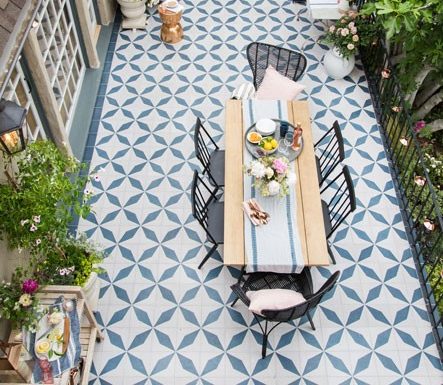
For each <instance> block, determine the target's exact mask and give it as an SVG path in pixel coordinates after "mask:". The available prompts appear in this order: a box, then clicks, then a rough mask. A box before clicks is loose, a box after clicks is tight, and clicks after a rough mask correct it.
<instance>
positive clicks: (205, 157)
mask: <svg viewBox="0 0 443 385" xmlns="http://www.w3.org/2000/svg"><path fill="white" fill-rule="evenodd" d="M208 142H211V143H212V145H213V146H214V149H215V150H218V146H217V144H216V143H215V141H214V139H212V137H211V136H210V135H209V133H208V131H206V129H205V127H204V126H203V124H202V122H201V120H200V118H197V122H196V123H195V130H194V147H195V156H196V157H197V159H198V160H199V161H200V162H201V164H202V166H203V173H205V172H207V171H208V170H209V161H210V157H211V151H209V148H208ZM212 151H213V150H212Z"/></svg>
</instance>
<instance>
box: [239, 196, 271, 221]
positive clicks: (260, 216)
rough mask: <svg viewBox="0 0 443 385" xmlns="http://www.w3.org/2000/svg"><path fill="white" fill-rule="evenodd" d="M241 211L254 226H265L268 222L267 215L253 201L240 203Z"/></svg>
mask: <svg viewBox="0 0 443 385" xmlns="http://www.w3.org/2000/svg"><path fill="white" fill-rule="evenodd" d="M242 209H243V211H244V212H245V213H246V215H247V216H248V218H249V219H250V221H251V222H252V223H253V224H254V226H261V225H266V224H267V223H268V221H269V218H270V216H269V214H268V213H267V212H266V211H263V209H262V208H261V207H260V205H259V204H258V203H257V201H256V200H255V199H249V200H247V201H244V202H242Z"/></svg>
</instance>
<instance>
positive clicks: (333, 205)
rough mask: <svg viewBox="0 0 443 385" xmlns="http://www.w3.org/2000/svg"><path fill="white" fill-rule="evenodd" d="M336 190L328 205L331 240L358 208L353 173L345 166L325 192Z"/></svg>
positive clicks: (327, 235) (328, 235)
mask: <svg viewBox="0 0 443 385" xmlns="http://www.w3.org/2000/svg"><path fill="white" fill-rule="evenodd" d="M329 188H333V189H335V193H334V194H333V196H332V198H331V199H330V200H329V202H328V203H327V205H328V211H329V219H330V221H331V231H330V232H329V234H326V237H327V238H329V237H330V236H331V235H332V234H333V233H334V231H335V230H336V229H337V227H338V226H340V225H341V224H342V223H343V221H344V220H345V219H346V218H347V217H348V215H349V214H350V213H352V212H353V211H354V210H355V208H356V202H355V191H354V184H353V183H352V178H351V173H350V172H349V169H348V166H343V169H342V171H341V172H340V174H338V175H337V176H336V177H335V178H334V179H333V180H332V181H331V182H330V183H329V184H328V185H327V186H326V187H325V189H324V190H327V189H329Z"/></svg>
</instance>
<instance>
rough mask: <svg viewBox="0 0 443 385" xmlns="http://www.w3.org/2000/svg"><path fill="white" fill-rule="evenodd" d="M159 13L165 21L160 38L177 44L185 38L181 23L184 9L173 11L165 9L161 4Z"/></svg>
mask: <svg viewBox="0 0 443 385" xmlns="http://www.w3.org/2000/svg"><path fill="white" fill-rule="evenodd" d="M158 13H159V14H160V18H161V20H162V22H163V25H162V28H161V31H160V38H161V39H162V41H164V42H165V43H170V44H175V43H178V42H179V41H181V40H182V39H183V28H182V26H181V24H180V21H181V17H182V13H183V12H182V11H180V12H172V11H169V10H167V9H164V8H163V7H162V6H161V5H160V6H159V7H158Z"/></svg>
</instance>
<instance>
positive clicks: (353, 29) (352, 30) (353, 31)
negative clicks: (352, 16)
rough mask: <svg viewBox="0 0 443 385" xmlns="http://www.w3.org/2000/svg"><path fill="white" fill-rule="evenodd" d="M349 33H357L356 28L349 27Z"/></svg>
mask: <svg viewBox="0 0 443 385" xmlns="http://www.w3.org/2000/svg"><path fill="white" fill-rule="evenodd" d="M351 33H352V34H353V35H355V34H356V33H357V28H355V27H354V28H351Z"/></svg>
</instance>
